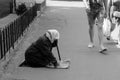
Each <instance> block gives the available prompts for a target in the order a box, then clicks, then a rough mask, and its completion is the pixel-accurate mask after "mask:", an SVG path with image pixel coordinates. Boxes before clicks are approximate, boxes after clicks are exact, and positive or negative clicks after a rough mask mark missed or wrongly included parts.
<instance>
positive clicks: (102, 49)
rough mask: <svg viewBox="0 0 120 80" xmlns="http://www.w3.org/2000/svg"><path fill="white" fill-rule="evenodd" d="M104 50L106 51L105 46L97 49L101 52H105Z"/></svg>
mask: <svg viewBox="0 0 120 80" xmlns="http://www.w3.org/2000/svg"><path fill="white" fill-rule="evenodd" d="M105 51H107V48H106V47H104V48H101V49H100V50H99V53H103V52H105Z"/></svg>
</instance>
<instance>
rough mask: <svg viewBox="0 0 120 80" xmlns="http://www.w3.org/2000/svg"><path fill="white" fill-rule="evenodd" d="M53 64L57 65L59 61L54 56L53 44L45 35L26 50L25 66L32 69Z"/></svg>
mask: <svg viewBox="0 0 120 80" xmlns="http://www.w3.org/2000/svg"><path fill="white" fill-rule="evenodd" d="M51 63H52V64H53V65H56V64H57V60H56V58H55V57H54V55H53V54H52V43H51V42H50V40H49V39H48V38H47V37H46V36H45V35H43V36H41V37H40V38H39V39H38V40H37V41H35V42H34V43H32V44H31V45H30V47H29V48H28V49H27V50H26V52H25V64H27V65H30V66H32V67H34V66H38V67H39V66H46V65H48V64H51Z"/></svg>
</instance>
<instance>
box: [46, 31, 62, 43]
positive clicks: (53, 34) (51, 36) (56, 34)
mask: <svg viewBox="0 0 120 80" xmlns="http://www.w3.org/2000/svg"><path fill="white" fill-rule="evenodd" d="M45 34H46V37H48V39H49V40H50V41H51V43H53V42H54V41H55V40H56V39H57V40H58V39H59V38H60V34H59V32H58V31H57V30H56V29H50V30H48V31H47V32H46V33H45Z"/></svg>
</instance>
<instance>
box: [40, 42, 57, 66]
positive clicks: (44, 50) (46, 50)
mask: <svg viewBox="0 0 120 80" xmlns="http://www.w3.org/2000/svg"><path fill="white" fill-rule="evenodd" d="M40 49H41V53H42V55H43V56H44V57H45V58H46V59H48V60H49V62H50V63H53V64H54V65H56V64H57V60H56V58H55V57H54V55H53V53H52V51H51V49H50V47H49V45H48V44H47V42H46V43H44V42H43V43H41V47H40Z"/></svg>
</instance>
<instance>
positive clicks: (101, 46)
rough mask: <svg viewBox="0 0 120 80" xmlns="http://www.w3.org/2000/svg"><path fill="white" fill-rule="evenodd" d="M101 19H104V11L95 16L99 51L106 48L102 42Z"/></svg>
mask: <svg viewBox="0 0 120 80" xmlns="http://www.w3.org/2000/svg"><path fill="white" fill-rule="evenodd" d="M103 19H104V13H103V12H101V13H100V14H99V16H98V18H97V20H98V24H97V28H98V39H99V45H100V52H103V51H106V50H107V48H106V47H105V46H104V44H103V29H102V25H103Z"/></svg>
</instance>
